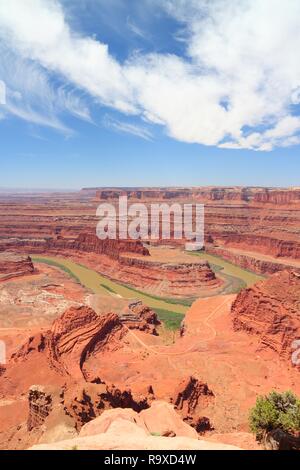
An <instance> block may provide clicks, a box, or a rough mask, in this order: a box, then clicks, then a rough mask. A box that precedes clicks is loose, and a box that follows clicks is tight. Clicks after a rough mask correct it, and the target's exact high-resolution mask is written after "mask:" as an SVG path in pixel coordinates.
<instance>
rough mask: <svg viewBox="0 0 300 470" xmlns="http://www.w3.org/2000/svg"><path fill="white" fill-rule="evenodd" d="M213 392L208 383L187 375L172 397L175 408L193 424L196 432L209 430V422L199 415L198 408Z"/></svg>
mask: <svg viewBox="0 0 300 470" xmlns="http://www.w3.org/2000/svg"><path fill="white" fill-rule="evenodd" d="M213 397H214V394H213V392H212V391H211V390H210V389H209V387H208V385H207V384H206V383H204V382H201V381H200V380H198V379H196V378H195V377H187V378H186V379H185V380H183V381H182V382H181V383H180V384H179V385H178V388H177V390H175V393H174V395H173V398H172V403H174V406H175V409H176V410H178V412H179V413H180V414H181V416H182V417H183V418H184V420H185V422H187V423H188V424H190V425H191V426H193V427H194V428H195V429H196V431H197V432H199V433H202V432H205V431H208V430H210V429H211V428H212V427H211V424H210V421H209V419H208V418H206V417H205V416H199V413H198V411H199V409H201V407H204V405H205V406H207V404H208V403H209V401H210V400H211V399H213Z"/></svg>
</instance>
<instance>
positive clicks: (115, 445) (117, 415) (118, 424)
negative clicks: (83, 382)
mask: <svg viewBox="0 0 300 470" xmlns="http://www.w3.org/2000/svg"><path fill="white" fill-rule="evenodd" d="M157 408H158V407H157V405H155V408H154V409H153V410H152V409H150V410H147V412H145V415H144V416H143V414H142V413H140V414H137V413H134V412H132V410H128V409H126V410H119V409H116V410H110V411H106V412H104V413H103V414H102V416H101V417H99V418H96V419H95V420H94V421H92V422H90V423H88V424H86V425H85V426H84V427H83V428H82V429H81V431H80V434H79V436H78V437H75V438H73V439H69V440H65V441H60V442H56V443H53V444H44V445H36V446H34V447H32V448H31V449H32V450H50V449H63V450H71V449H76V450H84V449H93V450H95V449H98V450H100V449H105V450H121V449H123V450H124V449H125V450H128V449H135V450H142V449H144V450H150V449H151V450H163V449H165V450H167V449H168V450H170V449H171V450H175V449H180V450H188V449H199V450H238V449H239V448H238V447H235V446H231V445H226V444H220V443H217V442H209V441H201V440H199V439H197V436H195V435H194V434H193V429H192V428H189V426H187V425H186V424H185V423H183V422H182V421H180V419H179V417H177V416H176V413H175V412H174V410H172V409H171V408H170V405H168V404H166V403H164V402H161V403H160V404H159V409H160V410H161V412H162V416H163V417H165V418H167V419H168V426H169V429H168V430H167V431H166V432H165V431H164V427H163V428H160V419H159V416H158V415H157V413H156V411H157ZM146 413H147V415H146ZM154 414H155V417H154V416H151V415H154ZM155 418H156V424H157V426H155ZM148 426H150V429H149V428H148ZM154 429H158V430H161V431H163V435H162V434H161V433H158V432H155V431H154ZM176 432H177V433H178V434H176ZM166 434H167V436H166ZM127 458H128V457H127Z"/></svg>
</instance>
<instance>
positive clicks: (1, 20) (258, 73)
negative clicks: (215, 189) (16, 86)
mask: <svg viewBox="0 0 300 470" xmlns="http://www.w3.org/2000/svg"><path fill="white" fill-rule="evenodd" d="M148 1H149V0H148ZM152 1H153V3H156V8H158V6H159V5H160V6H161V2H157V1H156V0H152ZM100 7H101V4H100V6H99V8H100ZM164 7H165V8H166V10H167V12H168V13H169V14H170V15H173V16H174V17H176V19H177V20H178V21H180V29H181V30H182V28H184V29H185V34H184V35H183V37H185V38H186V41H187V43H186V54H187V56H186V57H185V58H184V57H177V56H175V55H167V54H164V55H163V54H151V55H134V56H133V57H131V58H129V59H128V61H127V62H126V63H125V64H121V63H119V62H118V61H117V60H116V59H115V58H114V57H112V56H111V54H110V53H109V50H108V47H107V45H105V44H102V43H100V42H99V41H96V40H95V39H92V38H89V37H83V36H82V35H79V34H76V32H74V31H71V29H70V28H69V26H68V24H67V22H66V19H65V16H64V12H63V9H62V7H61V5H60V4H59V3H58V1H55V0H26V2H25V1H23V2H20V1H19V0H10V1H9V2H7V1H6V0H0V37H2V40H4V41H5V42H6V44H8V45H9V47H10V48H11V49H12V50H13V51H14V52H15V53H17V54H19V55H21V56H22V58H23V59H24V60H31V61H34V63H37V64H39V65H40V66H42V67H44V68H46V69H48V70H49V71H51V72H56V73H59V74H60V75H61V76H63V77H64V79H65V80H67V81H68V82H69V83H72V84H73V85H75V86H76V87H78V88H80V89H82V90H84V91H85V92H88V93H89V94H90V95H92V96H93V97H95V98H96V99H97V100H98V101H99V102H100V103H102V104H104V105H106V106H110V107H112V108H115V109H117V110H119V111H121V112H123V113H125V114H134V115H139V116H141V117H142V118H144V119H147V120H148V121H151V122H154V123H160V124H161V125H163V126H165V128H166V130H167V132H168V134H169V135H170V136H171V137H173V138H175V139H178V140H181V141H184V142H193V143H200V144H205V145H218V146H220V147H225V148H250V149H255V150H271V149H272V148H274V147H275V146H287V145H294V144H295V143H298V140H299V139H298V135H299V133H300V128H299V119H298V117H295V116H293V115H292V112H291V105H293V104H294V105H295V96H298V93H299V89H300V88H299V87H300V61H299V59H298V55H299V50H300V27H299V26H300V24H299V23H300V21H299V18H300V2H299V0H286V1H285V2H282V0H209V1H208V0H202V1H199V0H168V1H166V2H164ZM137 27H138V26H137ZM181 37H182V35H181ZM0 78H1V76H0ZM296 101H297V100H296ZM77 109H78V110H79V109H80V106H77ZM126 125H127V124H126Z"/></svg>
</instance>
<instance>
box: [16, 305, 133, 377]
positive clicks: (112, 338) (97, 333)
mask: <svg viewBox="0 0 300 470" xmlns="http://www.w3.org/2000/svg"><path fill="white" fill-rule="evenodd" d="M125 333H126V330H125V329H124V328H123V327H122V324H121V322H120V319H119V317H118V315H117V314H115V313H111V314H107V315H103V316H98V315H97V314H96V313H95V312H94V311H93V310H92V309H91V308H89V307H85V306H81V307H71V308H70V309H68V310H67V311H66V312H65V313H64V314H63V315H62V316H61V317H60V318H58V319H57V320H55V321H54V323H53V325H52V328H51V330H49V331H47V332H45V333H43V334H37V335H36V336H33V337H30V338H29V340H28V341H27V343H26V344H25V345H24V346H23V347H22V348H21V349H20V350H19V351H18V352H17V353H16V354H14V355H13V356H12V360H13V361H16V362H18V361H24V360H26V359H27V357H28V355H30V354H33V353H37V352H43V353H44V354H46V355H47V358H48V361H49V363H50V365H51V367H53V368H54V369H56V370H57V371H58V372H59V373H61V374H63V375H65V374H66V375H68V376H71V377H73V378H78V379H82V378H83V377H84V378H85V379H86V380H88V381H92V380H97V379H98V377H91V376H90V374H92V371H90V370H89V367H88V365H87V364H88V362H89V359H93V358H95V357H96V356H97V354H98V353H100V352H101V351H103V350H106V351H107V350H110V351H111V350H114V349H115V348H118V347H119V339H120V338H121V337H122V336H123V335H124V334H125Z"/></svg>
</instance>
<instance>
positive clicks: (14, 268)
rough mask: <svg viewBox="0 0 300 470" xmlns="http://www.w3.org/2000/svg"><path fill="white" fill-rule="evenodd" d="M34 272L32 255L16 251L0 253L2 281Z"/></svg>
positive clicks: (0, 277)
mask: <svg viewBox="0 0 300 470" xmlns="http://www.w3.org/2000/svg"><path fill="white" fill-rule="evenodd" d="M33 272H34V266H33V263H32V261H31V258H30V256H23V255H18V254H15V253H10V252H6V253H0V281H3V280H7V279H10V278H13V277H17V276H25V275H27V274H32V273H33Z"/></svg>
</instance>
